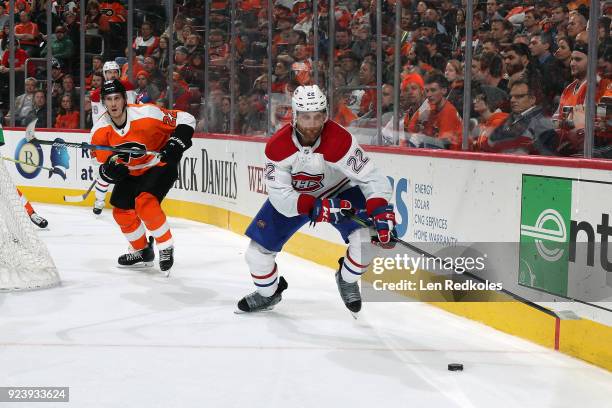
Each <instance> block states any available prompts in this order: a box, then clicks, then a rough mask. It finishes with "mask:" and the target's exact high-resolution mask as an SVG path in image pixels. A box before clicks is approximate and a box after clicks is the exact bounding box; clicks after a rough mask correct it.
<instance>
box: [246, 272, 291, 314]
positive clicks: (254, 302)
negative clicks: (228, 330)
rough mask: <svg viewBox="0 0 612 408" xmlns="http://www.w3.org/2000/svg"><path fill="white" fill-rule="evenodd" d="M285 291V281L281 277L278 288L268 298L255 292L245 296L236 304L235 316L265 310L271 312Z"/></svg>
mask: <svg viewBox="0 0 612 408" xmlns="http://www.w3.org/2000/svg"><path fill="white" fill-rule="evenodd" d="M285 289H287V281H286V280H285V278H283V277H282V276H281V277H280V278H279V280H278V287H277V288H276V292H274V294H273V295H272V296H270V297H264V296H261V295H260V294H259V292H257V291H255V292H253V293H251V294H250V295H246V296H245V297H243V298H242V299H240V302H238V310H236V313H237V314H240V313H252V312H263V311H265V310H272V309H274V306H276V305H277V304H278V302H280V301H281V300H282V299H283V297H282V293H283V291H284V290H285Z"/></svg>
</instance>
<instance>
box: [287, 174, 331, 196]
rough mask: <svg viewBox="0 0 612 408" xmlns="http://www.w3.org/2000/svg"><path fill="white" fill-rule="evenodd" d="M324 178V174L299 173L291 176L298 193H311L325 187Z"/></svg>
mask: <svg viewBox="0 0 612 408" xmlns="http://www.w3.org/2000/svg"><path fill="white" fill-rule="evenodd" d="M323 177H324V176H323V175H322V174H314V175H313V174H308V173H304V172H299V173H295V174H292V175H291V184H292V185H293V188H294V189H295V190H296V191H300V192H304V193H309V192H312V191H317V190H318V189H320V188H321V187H323Z"/></svg>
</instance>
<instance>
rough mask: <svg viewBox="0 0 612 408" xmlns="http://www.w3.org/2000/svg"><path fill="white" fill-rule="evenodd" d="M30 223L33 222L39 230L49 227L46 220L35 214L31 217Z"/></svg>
mask: <svg viewBox="0 0 612 408" xmlns="http://www.w3.org/2000/svg"><path fill="white" fill-rule="evenodd" d="M30 221H32V222H33V223H34V225H36V226H37V227H38V228H47V225H49V221H47V220H45V219H44V218H43V217H41V216H40V215H38V214H36V213H35V212H34V213H32V215H30Z"/></svg>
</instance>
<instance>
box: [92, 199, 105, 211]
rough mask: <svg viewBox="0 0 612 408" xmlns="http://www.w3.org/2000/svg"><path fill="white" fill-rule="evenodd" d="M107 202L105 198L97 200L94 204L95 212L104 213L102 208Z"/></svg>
mask: <svg viewBox="0 0 612 408" xmlns="http://www.w3.org/2000/svg"><path fill="white" fill-rule="evenodd" d="M105 204H106V203H105V202H104V200H96V201H95V202H94V205H93V213H94V214H96V215H100V214H102V210H103V209H104V205H105Z"/></svg>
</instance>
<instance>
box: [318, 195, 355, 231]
mask: <svg viewBox="0 0 612 408" xmlns="http://www.w3.org/2000/svg"><path fill="white" fill-rule="evenodd" d="M352 207H353V205H352V204H351V202H350V201H348V200H341V199H339V198H324V199H320V198H317V199H316V200H315V203H314V206H313V207H312V210H311V211H310V223H311V225H312V224H316V223H317V222H329V223H331V224H338V223H340V222H342V221H344V220H345V219H346V216H345V215H344V214H342V210H350V209H351V208H352Z"/></svg>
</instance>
